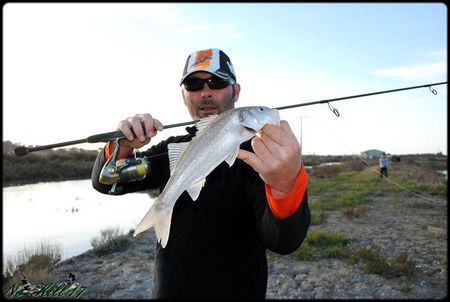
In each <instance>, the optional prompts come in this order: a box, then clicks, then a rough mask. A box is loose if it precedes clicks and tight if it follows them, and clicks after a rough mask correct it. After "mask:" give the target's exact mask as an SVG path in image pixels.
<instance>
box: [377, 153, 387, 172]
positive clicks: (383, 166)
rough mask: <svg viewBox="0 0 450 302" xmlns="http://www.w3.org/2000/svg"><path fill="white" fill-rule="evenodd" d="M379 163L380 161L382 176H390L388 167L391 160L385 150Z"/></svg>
mask: <svg viewBox="0 0 450 302" xmlns="http://www.w3.org/2000/svg"><path fill="white" fill-rule="evenodd" d="M379 163H380V177H383V176H384V177H386V178H387V177H388V172H387V167H388V163H389V160H388V158H387V156H386V153H385V152H383V155H381V157H380V160H379Z"/></svg>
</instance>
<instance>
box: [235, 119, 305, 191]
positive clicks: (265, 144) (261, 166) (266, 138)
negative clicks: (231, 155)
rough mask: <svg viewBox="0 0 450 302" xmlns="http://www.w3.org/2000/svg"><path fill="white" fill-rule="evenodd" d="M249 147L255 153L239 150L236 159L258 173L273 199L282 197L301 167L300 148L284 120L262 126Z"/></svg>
mask: <svg viewBox="0 0 450 302" xmlns="http://www.w3.org/2000/svg"><path fill="white" fill-rule="evenodd" d="M252 148H253V151H254V152H255V153H252V152H248V151H245V150H239V154H238V158H239V159H242V160H243V161H245V162H246V163H247V164H249V165H250V166H251V167H252V168H253V169H254V170H255V171H256V172H258V173H259V175H260V177H261V179H262V180H263V181H264V182H265V183H267V184H268V185H270V187H271V190H272V195H273V196H274V197H275V198H282V197H284V196H286V195H287V194H288V193H289V192H290V191H291V190H292V189H293V188H294V185H295V180H296V178H297V175H298V173H299V172H300V169H301V166H302V160H301V147H300V144H299V142H298V141H297V138H296V137H295V135H294V133H293V132H292V130H291V128H290V127H289V124H288V123H287V121H281V122H280V126H279V127H278V126H274V125H270V124H268V125H266V126H264V128H263V129H262V130H261V131H260V133H258V134H257V135H256V136H255V137H254V138H253V139H252Z"/></svg>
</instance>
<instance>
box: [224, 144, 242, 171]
mask: <svg viewBox="0 0 450 302" xmlns="http://www.w3.org/2000/svg"><path fill="white" fill-rule="evenodd" d="M238 153H239V147H237V148H236V150H234V152H232V153H230V155H228V157H227V158H226V159H225V161H226V162H227V164H228V165H229V166H230V167H231V166H232V165H233V164H234V161H235V160H236V158H237V156H238Z"/></svg>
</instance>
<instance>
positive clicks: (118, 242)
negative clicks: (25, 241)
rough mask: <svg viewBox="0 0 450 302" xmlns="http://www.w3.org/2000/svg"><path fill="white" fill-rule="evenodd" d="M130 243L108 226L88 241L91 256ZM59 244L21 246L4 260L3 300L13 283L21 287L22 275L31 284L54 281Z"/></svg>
mask: <svg viewBox="0 0 450 302" xmlns="http://www.w3.org/2000/svg"><path fill="white" fill-rule="evenodd" d="M128 244H129V239H128V237H127V236H126V235H122V233H121V231H120V228H119V227H107V228H105V229H103V230H101V231H100V237H99V238H98V237H95V238H93V239H92V241H91V245H92V247H93V250H94V253H95V254H96V255H98V256H101V255H105V254H109V253H113V252H116V251H121V250H124V249H125V248H126V247H127V246H128ZM61 254H62V247H61V245H60V244H56V243H47V242H41V243H40V244H38V245H37V246H36V247H32V248H27V247H24V249H22V250H21V251H19V252H18V254H17V255H15V256H13V257H11V258H9V259H7V261H6V266H5V268H4V272H3V276H2V279H3V280H2V281H3V282H2V283H3V295H4V296H5V297H6V295H7V292H8V290H9V289H10V288H11V286H12V285H13V284H20V280H21V279H22V275H21V273H22V274H23V275H24V276H25V277H26V278H27V280H28V281H29V282H30V283H31V284H37V283H40V282H42V283H47V282H54V281H55V278H56V277H55V275H54V268H55V265H56V264H57V263H59V262H60V261H61Z"/></svg>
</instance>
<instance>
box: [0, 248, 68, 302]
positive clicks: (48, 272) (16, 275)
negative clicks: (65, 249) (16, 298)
mask: <svg viewBox="0 0 450 302" xmlns="http://www.w3.org/2000/svg"><path fill="white" fill-rule="evenodd" d="M61 254H62V247H61V244H58V243H50V242H44V241H43V242H40V243H39V244H37V245H36V246H33V247H24V248H23V249H22V250H20V251H19V252H18V253H17V255H15V256H13V257H9V258H8V259H7V260H6V265H5V267H4V272H3V275H2V279H3V280H2V283H3V295H4V296H6V293H7V291H8V290H9V288H10V287H11V286H12V285H13V284H20V280H21V279H22V275H21V273H22V274H23V275H24V276H25V277H26V278H27V280H28V281H29V282H30V283H31V284H36V283H39V282H43V283H45V282H52V281H54V279H55V276H54V273H53V269H54V267H55V265H56V264H57V263H58V262H60V261H61Z"/></svg>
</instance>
